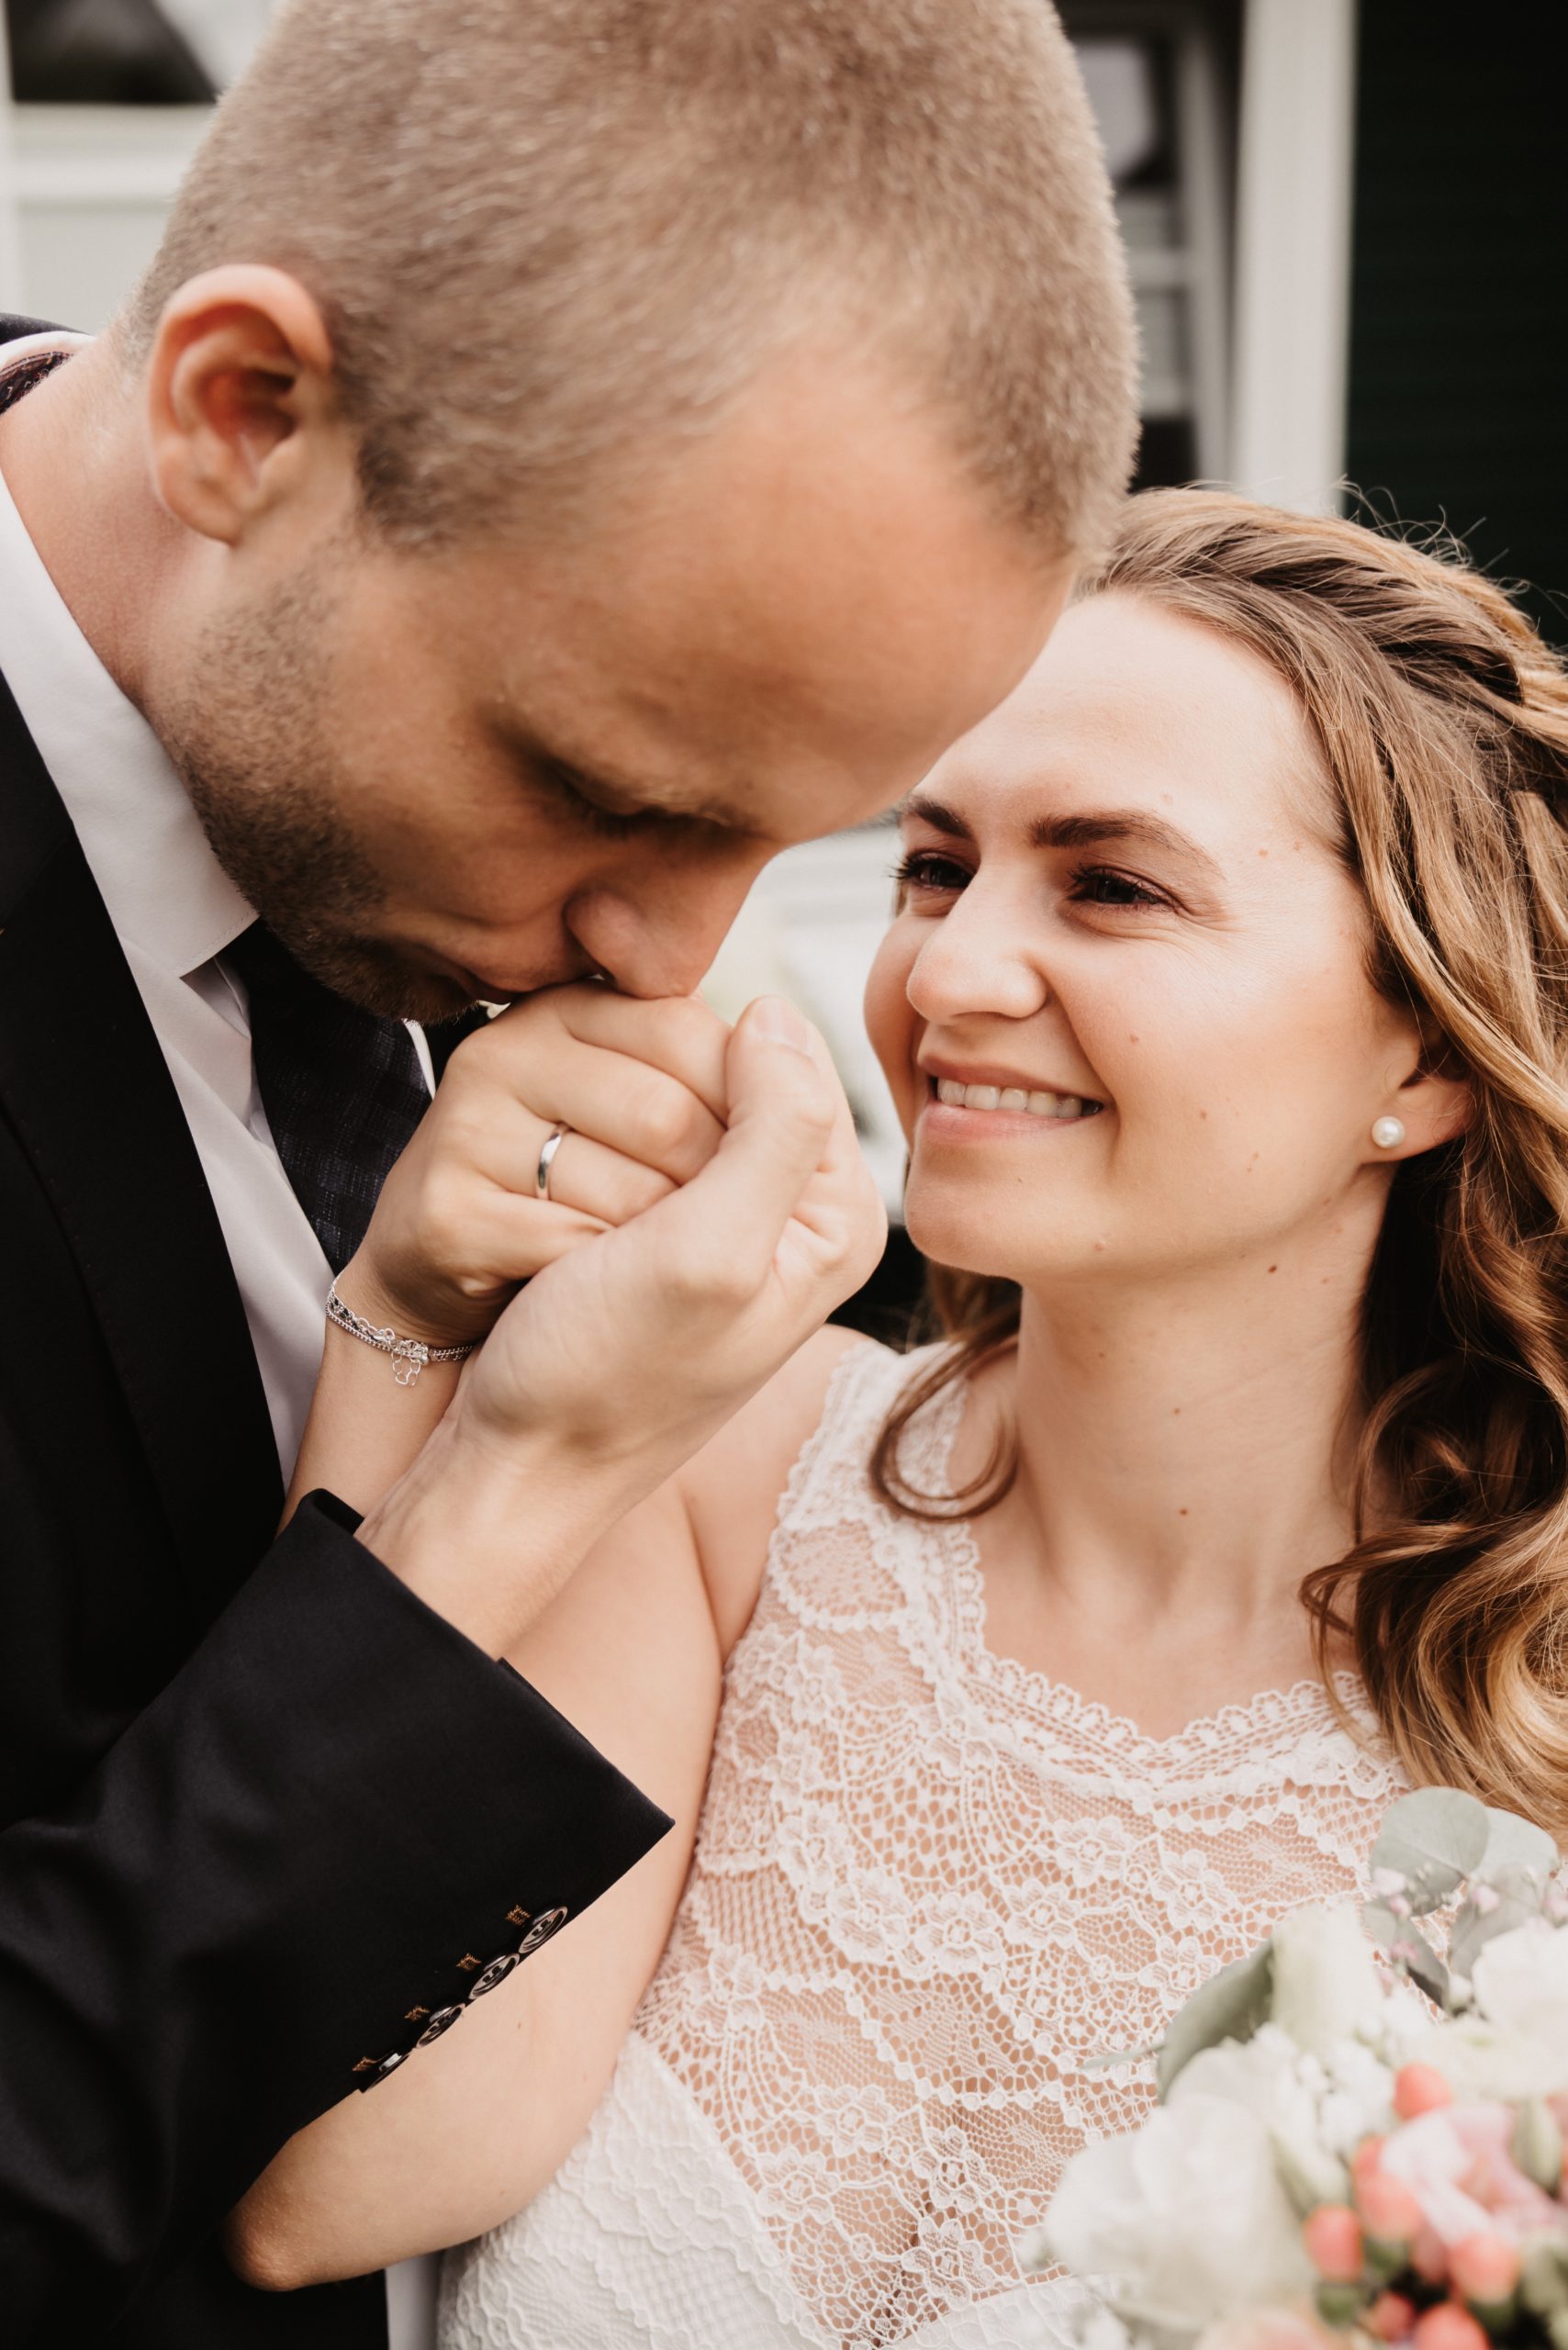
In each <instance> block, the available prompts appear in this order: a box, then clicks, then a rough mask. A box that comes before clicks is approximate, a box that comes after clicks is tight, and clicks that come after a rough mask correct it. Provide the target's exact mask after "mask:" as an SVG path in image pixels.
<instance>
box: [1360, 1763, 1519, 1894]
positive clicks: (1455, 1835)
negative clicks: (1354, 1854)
mask: <svg viewBox="0 0 1568 2350" xmlns="http://www.w3.org/2000/svg"><path fill="white" fill-rule="evenodd" d="M1489 1833H1490V1820H1489V1816H1488V1813H1487V1810H1486V1807H1485V1805H1484V1803H1480V1802H1478V1801H1477V1800H1476V1798H1475V1796H1467V1795H1462V1793H1461V1792H1460V1790H1459V1789H1458V1788H1457V1787H1418V1788H1417V1791H1416V1793H1415V1794H1414V1795H1408V1796H1400V1798H1399V1801H1398V1802H1397V1803H1395V1804H1393V1805H1391V1806H1390V1807H1389V1809H1388V1811H1387V1812H1386V1813H1385V1815H1384V1817H1383V1826H1382V1828H1381V1830H1379V1832H1378V1840H1377V1842H1376V1843H1375V1844H1374V1845H1373V1846H1372V1869H1373V1871H1374V1872H1376V1871H1377V1870H1379V1869H1388V1870H1391V1871H1393V1872H1394V1874H1396V1875H1399V1876H1402V1877H1403V1878H1404V1879H1405V1883H1406V1893H1407V1897H1408V1899H1409V1902H1410V1907H1411V1910H1412V1912H1413V1913H1414V1914H1415V1915H1416V1916H1417V1917H1425V1916H1426V1915H1427V1913H1428V1910H1431V1909H1439V1908H1441V1907H1442V1905H1443V1903H1444V1902H1445V1901H1446V1900H1447V1899H1448V1898H1449V1897H1450V1894H1452V1893H1454V1892H1455V1891H1456V1890H1457V1889H1458V1887H1459V1886H1460V1884H1461V1882H1462V1880H1463V1879H1464V1878H1465V1877H1467V1876H1470V1875H1473V1873H1474V1871H1475V1870H1476V1869H1477V1868H1478V1867H1479V1866H1480V1864H1481V1859H1482V1855H1483V1854H1484V1852H1485V1850H1486V1844H1487V1839H1488V1835H1489Z"/></svg>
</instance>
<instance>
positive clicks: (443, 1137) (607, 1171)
mask: <svg viewBox="0 0 1568 2350" xmlns="http://www.w3.org/2000/svg"><path fill="white" fill-rule="evenodd" d="M729 1039H730V1031H729V1028H728V1026H727V1025H726V1024H725V1023H724V1022H723V1021H722V1020H721V1019H720V1018H719V1016H718V1014H717V1013H714V1012H711V1011H710V1010H709V1008H708V1006H707V1005H706V1004H704V1003H702V1002H700V1000H699V999H698V998H696V997H695V996H688V997H678V998H671V999H666V1000H663V1001H659V1002H644V1001H640V1000H638V999H636V998H634V997H630V996H622V995H617V994H615V993H614V992H613V991H612V990H610V989H608V988H603V987H597V986H586V985H585V986H577V987H566V988H553V989H550V990H546V991H545V992H543V993H542V994H539V995H535V996H531V997H529V998H528V999H527V1000H526V1001H525V1002H521V1003H517V1004H514V1005H513V1006H512V1008H511V1009H510V1011H509V1012H504V1013H501V1014H500V1015H499V1017H498V1019H495V1020H493V1021H491V1022H490V1024H489V1025H488V1026H487V1027H486V1028H483V1029H481V1030H479V1031H478V1033H477V1034H476V1035H473V1036H470V1037H468V1038H467V1039H466V1040H465V1042H464V1043H463V1044H462V1045H460V1046H459V1047H458V1049H457V1050H456V1052H455V1053H454V1055H453V1057H452V1059H451V1061H450V1062H449V1064H448V1066H447V1069H446V1074H445V1076H444V1077H443V1078H442V1083H441V1089H440V1091H439V1092H438V1093H437V1095H436V1098H435V1100H434V1102H432V1103H431V1107H430V1109H429V1111H428V1112H427V1113H426V1114H425V1117H424V1119H423V1120H422V1122H421V1123H420V1126H419V1128H418V1130H417V1132H416V1133H415V1135H414V1137H413V1140H412V1141H411V1142H410V1143H409V1147H408V1148H407V1149H406V1150H405V1151H404V1153H403V1156H402V1157H401V1158H399V1160H398V1164H397V1165H396V1166H395V1167H394V1168H393V1169H392V1172H391V1174H390V1175H389V1176H388V1177H387V1179H386V1186H385V1188H384V1190H383V1192H382V1194H381V1198H380V1200H379V1202H378V1203H377V1205H376V1209H375V1215H374V1216H373V1218H372V1219H371V1224H370V1229H369V1231H368V1232H367V1233H366V1235H365V1238H364V1244H363V1246H362V1247H361V1248H360V1249H359V1251H358V1253H357V1255H356V1256H355V1257H354V1258H353V1260H352V1261H351V1262H350V1263H349V1264H348V1265H347V1266H346V1267H345V1268H344V1270H343V1273H342V1278H341V1281H340V1282H339V1288H340V1291H341V1293H342V1297H343V1298H344V1300H345V1302H346V1303H347V1304H349V1305H351V1306H352V1307H353V1310H354V1312H355V1313H357V1314H361V1315H364V1316H365V1318H366V1319H367V1320H369V1321H372V1322H375V1323H376V1324H378V1325H380V1324H390V1325H391V1326H392V1327H393V1328H394V1329H395V1330H397V1331H398V1332H399V1334H400V1335H402V1336H404V1337H412V1338H421V1339H423V1340H424V1341H425V1343H426V1344H427V1345H429V1346H436V1347H449V1346H462V1345H465V1344H467V1343H469V1342H470V1341H472V1340H474V1339H477V1338H482V1337H484V1335H485V1333H486V1332H487V1330H488V1329H489V1328H490V1326H491V1325H492V1323H493V1322H494V1321H495V1319H496V1317H497V1315H498V1314H499V1313H500V1312H501V1310H502V1308H503V1307H504V1306H505V1305H506V1304H507V1303H508V1301H509V1300H510V1298H511V1297H513V1296H514V1295H515V1294H516V1292H517V1290H518V1288H519V1287H520V1285H521V1283H522V1282H523V1281H528V1280H530V1279H532V1276H533V1275H534V1274H535V1273H538V1272H541V1271H542V1270H543V1269H544V1267H545V1266H547V1265H550V1264H553V1263H554V1261H555V1260H556V1259H557V1258H559V1257H563V1256H565V1255H566V1254H567V1253H568V1252H569V1251H570V1250H572V1249H573V1248H578V1247H580V1246H581V1244H582V1243H583V1242H584V1241H585V1240H588V1239H591V1238H593V1237H595V1236H596V1235H598V1234H599V1233H602V1232H604V1231H606V1230H607V1229H609V1228H610V1227H611V1226H613V1225H622V1224H626V1223H628V1222H630V1221H631V1219H632V1218H633V1217H634V1216H638V1215H641V1214H644V1212H645V1211H646V1210H647V1209H649V1208H651V1207H654V1206H656V1205H657V1203H659V1202H660V1201H661V1200H663V1199H666V1197H667V1196H668V1195H669V1193H670V1192H673V1191H674V1190H675V1189H676V1188H677V1187H678V1185H680V1184H682V1183H685V1182H688V1181H689V1180H690V1179H691V1177H692V1176H694V1175H695V1174H696V1173H697V1172H698V1171H699V1169H700V1168H702V1167H704V1166H705V1165H706V1164H707V1162H708V1160H709V1159H710V1158H711V1157H712V1156H713V1153H714V1151H715V1150H716V1149H717V1147H718V1145H719V1141H720V1137H721V1136H722V1133H723V1131H724V1125H723V1121H724V1118H725V1114H726V1109H727V1098H726V1091H725V1077H724V1055H725V1051H726V1049H727V1047H728V1045H729ZM556 1125H565V1126H566V1127H568V1128H569V1129H570V1132H569V1133H568V1134H566V1136H564V1138H563V1139H562V1142H561V1144H560V1146H559V1147H558V1149H557V1150H556V1152H555V1155H554V1164H553V1166H552V1168H551V1169H550V1189H549V1197H548V1198H547V1199H541V1198H540V1197H539V1196H538V1193H537V1192H536V1190H535V1175H536V1172H537V1169H538V1166H539V1156H540V1152H541V1150H542V1149H543V1146H544V1144H545V1142H546V1141H547V1140H548V1138H549V1136H550V1134H551V1131H552V1129H553V1128H554V1127H555V1126H556Z"/></svg>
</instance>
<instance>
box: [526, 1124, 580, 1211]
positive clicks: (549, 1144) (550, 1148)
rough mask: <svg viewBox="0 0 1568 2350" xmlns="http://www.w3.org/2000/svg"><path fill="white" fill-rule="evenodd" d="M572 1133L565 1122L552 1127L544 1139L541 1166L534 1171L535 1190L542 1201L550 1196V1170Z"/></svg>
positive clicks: (540, 1157)
mask: <svg viewBox="0 0 1568 2350" xmlns="http://www.w3.org/2000/svg"><path fill="white" fill-rule="evenodd" d="M571 1131H572V1130H571V1128H570V1126H568V1125H566V1123H565V1121H563V1123H562V1124H561V1125H558V1126H552V1127H551V1129H550V1132H549V1133H548V1134H547V1135H546V1136H545V1137H544V1147H543V1149H542V1150H541V1151H540V1154H539V1164H538V1166H537V1167H536V1168H535V1169H534V1170H533V1188H534V1191H535V1192H537V1193H538V1195H539V1197H540V1198H541V1199H542V1200H547V1199H548V1198H549V1196H550V1169H552V1167H554V1164H555V1153H556V1152H557V1151H558V1150H559V1149H560V1147H561V1145H562V1144H563V1143H564V1142H565V1141H566V1136H568V1135H569V1134H570V1133H571Z"/></svg>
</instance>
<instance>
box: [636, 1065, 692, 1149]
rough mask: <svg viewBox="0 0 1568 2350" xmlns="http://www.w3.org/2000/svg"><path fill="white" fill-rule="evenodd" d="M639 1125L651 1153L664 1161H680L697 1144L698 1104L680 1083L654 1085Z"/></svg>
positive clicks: (640, 1116) (648, 1090)
mask: <svg viewBox="0 0 1568 2350" xmlns="http://www.w3.org/2000/svg"><path fill="white" fill-rule="evenodd" d="M637 1124H638V1127H639V1130H640V1132H641V1136H642V1139H643V1144H644V1149H645V1150H646V1152H647V1153H648V1154H649V1156H651V1157H652V1158H655V1160H657V1161H659V1162H661V1163H662V1162H664V1161H666V1160H674V1161H676V1162H678V1163H679V1162H682V1161H684V1160H686V1159H687V1158H689V1155H690V1153H691V1150H692V1148H693V1146H694V1142H695V1129H696V1126H697V1104H696V1103H695V1102H693V1101H692V1099H691V1097H690V1095H689V1094H688V1093H686V1092H685V1091H684V1090H683V1089H681V1088H679V1087H678V1086H676V1085H672V1084H669V1083H665V1084H661V1085H652V1086H649V1087H648V1088H647V1090H646V1092H645V1094H644V1099H643V1102H642V1103H641V1105H640V1107H639V1111H638V1116H637Z"/></svg>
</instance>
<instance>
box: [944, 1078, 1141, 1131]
mask: <svg viewBox="0 0 1568 2350" xmlns="http://www.w3.org/2000/svg"><path fill="white" fill-rule="evenodd" d="M929 1083H930V1088H931V1106H932V1107H933V1108H934V1109H940V1110H959V1111H965V1112H969V1113H978V1114H979V1115H980V1116H982V1117H996V1116H1002V1117H1024V1118H1029V1119H1033V1120H1037V1121H1041V1122H1048V1123H1051V1124H1055V1125H1073V1124H1076V1123H1077V1122H1079V1121H1080V1120H1081V1119H1084V1118H1092V1117H1095V1116H1097V1115H1098V1114H1099V1113H1100V1112H1101V1111H1102V1110H1103V1108H1104V1106H1105V1105H1104V1103H1103V1102H1095V1101H1092V1099H1091V1098H1090V1097H1089V1096H1088V1095H1087V1094H1081V1093H1056V1092H1051V1091H1047V1090H1045V1089H1043V1088H1039V1087H1025V1086H1021V1085H969V1084H965V1083H963V1082H961V1081H960V1080H958V1078H952V1077H933V1078H931V1079H930V1080H929Z"/></svg>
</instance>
